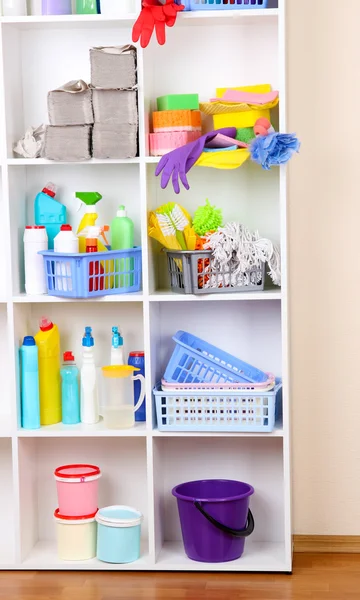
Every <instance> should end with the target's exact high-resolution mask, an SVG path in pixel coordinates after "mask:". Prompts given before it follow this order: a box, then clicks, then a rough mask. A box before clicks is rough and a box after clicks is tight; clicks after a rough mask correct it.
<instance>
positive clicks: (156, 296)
mask: <svg viewBox="0 0 360 600" xmlns="http://www.w3.org/2000/svg"><path fill="white" fill-rule="evenodd" d="M149 300H150V302H216V301H218V302H219V301H222V300H224V301H228V302H231V301H233V302H234V301H244V302H245V301H248V302H249V301H259V300H281V291H276V290H265V291H263V292H244V293H237V292H234V293H231V294H199V295H198V294H176V293H174V292H172V291H171V290H163V291H158V292H153V293H152V294H151V295H150V297H149Z"/></svg>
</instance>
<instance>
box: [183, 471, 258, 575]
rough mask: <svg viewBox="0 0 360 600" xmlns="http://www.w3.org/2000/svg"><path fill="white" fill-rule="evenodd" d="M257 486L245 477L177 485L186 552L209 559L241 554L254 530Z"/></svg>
mask: <svg viewBox="0 0 360 600" xmlns="http://www.w3.org/2000/svg"><path fill="white" fill-rule="evenodd" d="M253 493H254V488H253V487H251V485H249V484H248V483H243V482H242V481H232V480H228V479H207V480H203V481H189V482H188V483H181V484H180V485H177V486H176V487H174V489H173V491H172V494H173V496H175V498H177V503H178V509H179V516H180V524H181V531H182V536H183V541H184V547H185V552H186V554H187V556H188V557H189V558H191V560H196V561H200V562H208V563H219V562H228V561H230V560H236V559H237V558H240V556H241V555H242V553H243V552H244V546H245V538H246V537H248V536H249V535H251V534H252V532H253V531H254V519H253V516H252V513H251V510H250V509H249V502H250V496H251V495H252V494H253Z"/></svg>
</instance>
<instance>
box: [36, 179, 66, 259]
mask: <svg viewBox="0 0 360 600" xmlns="http://www.w3.org/2000/svg"><path fill="white" fill-rule="evenodd" d="M55 196H56V186H55V185H54V184H53V183H48V184H47V185H46V186H45V187H44V189H43V190H42V191H41V192H39V194H38V195H37V196H36V198H35V203H34V211H35V224H36V225H45V228H46V233H47V236H48V241H49V250H53V249H54V238H55V236H56V235H57V234H58V233H59V231H60V227H61V225H64V224H65V223H66V206H64V205H63V204H60V202H58V201H57V200H55Z"/></svg>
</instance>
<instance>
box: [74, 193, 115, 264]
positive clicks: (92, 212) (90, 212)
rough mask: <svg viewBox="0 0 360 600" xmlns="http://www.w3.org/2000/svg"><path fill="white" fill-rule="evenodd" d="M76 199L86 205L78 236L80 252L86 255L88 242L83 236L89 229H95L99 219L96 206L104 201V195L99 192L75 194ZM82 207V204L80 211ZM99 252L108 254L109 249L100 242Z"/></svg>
mask: <svg viewBox="0 0 360 600" xmlns="http://www.w3.org/2000/svg"><path fill="white" fill-rule="evenodd" d="M75 198H77V199H78V200H80V201H81V202H82V203H83V205H85V214H84V216H83V218H82V219H81V221H80V224H79V227H78V230H77V235H78V236H79V252H80V253H81V254H85V252H86V241H85V236H84V234H83V232H84V231H86V230H87V228H88V227H94V226H95V225H96V221H97V220H98V218H99V215H98V213H97V209H96V204H97V203H98V202H100V200H101V199H102V195H101V194H99V192H75ZM81 207H82V204H80V207H79V210H80V208H81ZM98 248H99V252H106V251H107V247H106V246H105V245H104V244H103V243H102V242H101V240H99V243H98Z"/></svg>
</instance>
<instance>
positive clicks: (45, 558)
mask: <svg viewBox="0 0 360 600" xmlns="http://www.w3.org/2000/svg"><path fill="white" fill-rule="evenodd" d="M21 567H22V568H23V569H29V570H38V569H46V570H49V571H51V570H62V571H72V570H74V571H79V570H84V571H145V570H148V569H149V568H151V565H150V559H149V552H148V544H147V543H146V542H143V543H142V548H141V557H140V559H139V560H137V561H136V562H134V563H130V564H128V565H116V564H110V563H104V562H101V561H100V560H97V558H93V559H91V560H84V561H63V560H61V559H60V558H59V557H58V553H57V546H56V542H52V541H40V542H38V543H37V544H36V546H35V547H34V548H33V549H32V551H31V552H30V554H29V555H28V557H27V558H26V559H25V560H24V561H23V562H22V564H21Z"/></svg>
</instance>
